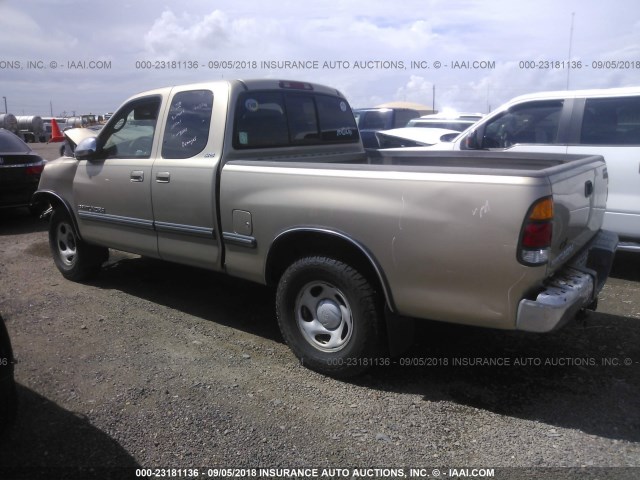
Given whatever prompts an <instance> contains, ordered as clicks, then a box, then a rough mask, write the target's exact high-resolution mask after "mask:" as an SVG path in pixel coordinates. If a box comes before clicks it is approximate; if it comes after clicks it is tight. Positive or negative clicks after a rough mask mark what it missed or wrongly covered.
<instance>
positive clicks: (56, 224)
mask: <svg viewBox="0 0 640 480" xmlns="http://www.w3.org/2000/svg"><path fill="white" fill-rule="evenodd" d="M49 247H50V248H51V253H52V255H53V261H54V262H55V264H56V267H58V270H59V271H60V273H62V276H63V277H65V278H66V279H68V280H72V281H74V282H80V281H83V280H87V279H89V278H91V277H93V276H95V274H96V273H98V271H99V270H100V266H101V265H102V264H103V263H104V262H105V261H107V259H108V258H109V249H107V248H105V247H97V246H95V245H89V244H87V243H85V242H83V241H82V240H80V238H78V235H77V234H76V231H75V230H74V228H73V225H72V224H71V219H70V218H69V216H68V215H67V214H66V212H64V211H62V210H60V209H56V210H54V212H53V215H52V216H51V223H50V224H49Z"/></svg>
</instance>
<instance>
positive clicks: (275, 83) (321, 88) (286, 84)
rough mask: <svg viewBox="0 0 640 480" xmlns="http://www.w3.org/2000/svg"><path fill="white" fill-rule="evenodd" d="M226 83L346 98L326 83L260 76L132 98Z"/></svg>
mask: <svg viewBox="0 0 640 480" xmlns="http://www.w3.org/2000/svg"><path fill="white" fill-rule="evenodd" d="M220 84H226V85H228V86H229V88H239V89H241V90H246V91H252V90H283V91H298V92H315V93H323V94H326V95H336V96H338V97H341V98H344V95H342V93H341V92H340V91H339V90H337V89H335V88H332V87H328V86H326V85H320V84H318V83H312V82H303V81H298V80H281V79H259V78H251V79H246V80H242V79H235V80H214V81H212V82H200V83H191V84H177V85H171V86H166V87H161V88H156V89H153V90H147V91H144V92H140V93H137V94H135V95H133V96H132V97H130V98H131V99H133V98H136V97H142V96H148V95H163V94H167V93H168V92H169V91H171V90H172V89H174V88H176V87H179V88H180V89H189V90H191V89H193V90H203V89H207V88H211V85H220Z"/></svg>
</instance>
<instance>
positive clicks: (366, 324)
mask: <svg viewBox="0 0 640 480" xmlns="http://www.w3.org/2000/svg"><path fill="white" fill-rule="evenodd" d="M276 308H277V313H278V324H279V326H280V331H281V332H282V336H283V337H284V339H285V341H286V342H287V344H288V345H289V347H290V348H291V350H293V352H294V353H295V355H296V356H297V357H298V359H299V360H300V362H301V363H302V364H303V365H304V366H305V367H308V368H310V369H312V370H315V371H317V372H320V373H323V374H326V375H330V376H334V377H350V376H354V375H358V374H360V373H362V372H363V371H365V370H367V369H368V368H369V367H371V366H372V365H373V364H374V363H375V362H376V359H375V356H376V354H377V353H378V351H379V342H380V331H381V319H382V314H381V308H380V306H379V304H378V301H377V299H376V295H375V290H374V288H373V286H372V285H371V283H370V282H369V281H368V280H367V279H366V278H365V277H364V276H363V275H362V274H361V273H360V272H358V271H357V270H355V269H354V268H353V267H351V266H349V265H347V264H345V263H343V262H340V261H338V260H334V259H331V258H326V257H306V258H302V259H300V260H298V261H296V262H295V263H293V264H292V265H291V266H290V267H289V268H288V269H287V270H286V271H285V272H284V274H283V275H282V277H281V279H280V282H279V284H278V291H277V294H276Z"/></svg>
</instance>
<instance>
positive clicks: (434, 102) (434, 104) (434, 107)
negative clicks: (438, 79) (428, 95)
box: [431, 83, 436, 113]
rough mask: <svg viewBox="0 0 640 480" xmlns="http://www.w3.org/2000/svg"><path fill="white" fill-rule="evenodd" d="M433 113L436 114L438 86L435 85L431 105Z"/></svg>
mask: <svg viewBox="0 0 640 480" xmlns="http://www.w3.org/2000/svg"><path fill="white" fill-rule="evenodd" d="M431 112H432V113H436V84H435V83H434V84H433V103H432V104H431Z"/></svg>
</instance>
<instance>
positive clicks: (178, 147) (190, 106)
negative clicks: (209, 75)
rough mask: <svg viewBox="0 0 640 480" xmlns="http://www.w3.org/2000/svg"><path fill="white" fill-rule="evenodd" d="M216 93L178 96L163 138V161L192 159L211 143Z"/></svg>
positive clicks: (175, 98)
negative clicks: (165, 159) (210, 128)
mask: <svg viewBox="0 0 640 480" xmlns="http://www.w3.org/2000/svg"><path fill="white" fill-rule="evenodd" d="M212 109H213V92H211V91H210V90H191V91H187V92H179V93H176V94H175V95H174V97H173V99H172V100H171V106H170V107H169V114H168V116H167V125H166V126H165V129H164V138H163V139H162V157H163V158H176V159H177V158H191V157H194V156H196V155H198V154H199V153H200V152H202V151H203V150H204V147H206V145H207V142H208V141H209V127H210V126H211V111H212Z"/></svg>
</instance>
